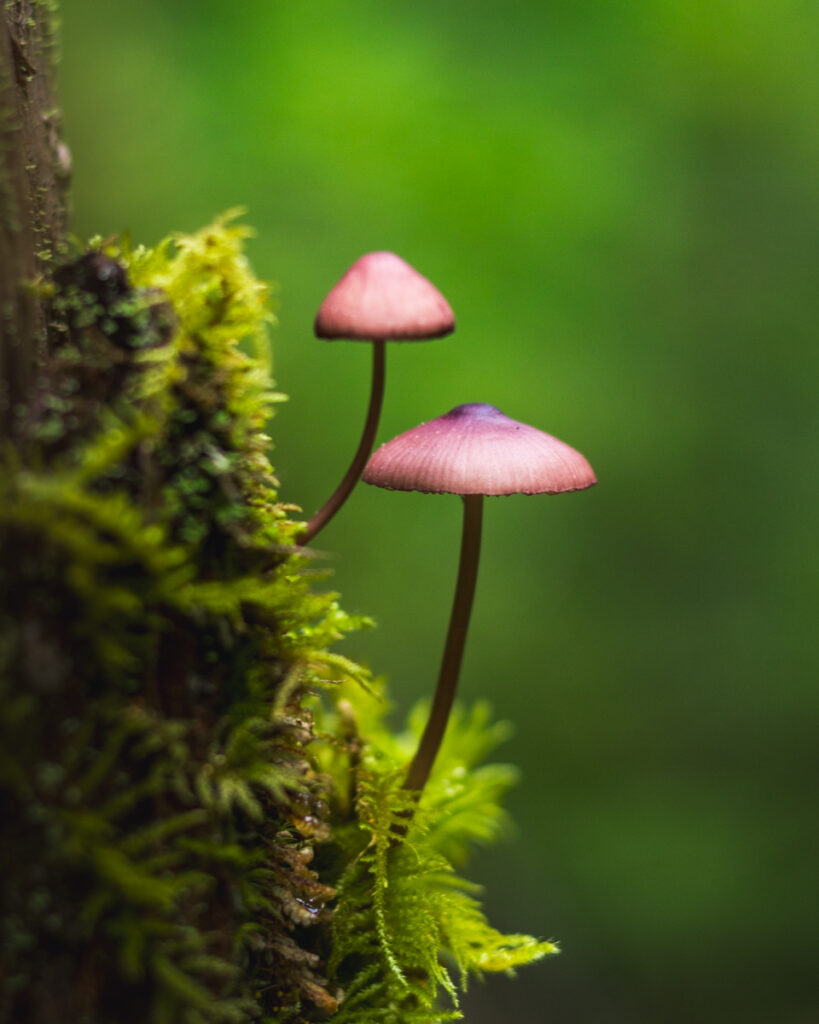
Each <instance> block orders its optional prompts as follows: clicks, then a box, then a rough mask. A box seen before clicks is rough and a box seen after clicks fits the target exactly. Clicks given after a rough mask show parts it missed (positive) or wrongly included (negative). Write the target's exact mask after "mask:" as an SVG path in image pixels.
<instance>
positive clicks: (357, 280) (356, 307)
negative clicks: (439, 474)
mask: <svg viewBox="0 0 819 1024" xmlns="http://www.w3.org/2000/svg"><path fill="white" fill-rule="evenodd" d="M454 330H455V317H454V316H453V313H452V310H451V309H450V307H449V303H448V302H447V301H446V299H445V298H444V297H443V295H441V293H440V292H439V291H438V289H437V288H436V287H435V286H434V285H432V284H431V283H430V282H429V281H428V280H427V279H426V278H425V277H423V276H422V275H421V274H419V273H418V271H417V270H415V269H413V268H412V267H411V266H410V265H409V263H406V262H405V261H404V260H402V259H401V257H400V256H396V255H395V254H394V253H391V252H370V253H367V255H366V256H362V257H361V258H360V259H358V260H356V262H355V263H354V264H353V265H352V266H351V267H350V269H349V270H348V271H347V272H346V274H344V276H343V277H342V278H341V280H340V281H339V282H338V284H336V285H335V287H333V288H332V289H331V290H330V292H329V293H328V294H327V296H326V298H325V299H324V301H323V302H322V304H321V306H320V308H319V311H318V314H317V315H316V324H315V331H316V335H317V336H318V337H319V338H326V339H328V340H334V339H337V338H346V339H349V340H352V341H369V342H372V346H373V370H372V387H371V390H370V404H369V408H368V410H367V418H366V420H365V421H364V430H363V432H362V434H361V440H360V441H359V444H358V448H357V450H356V453H355V455H354V456H353V461H352V462H351V463H350V467H349V469H348V470H347V472H346V473H345V474H344V477H343V478H342V480H341V483H340V484H339V485H338V487H337V488H336V489H335V491H334V492H333V493H332V495H331V496H330V497H329V498H328V499H327V501H326V502H325V503H324V505H322V507H321V508H320V509H319V510H318V512H316V514H315V515H314V516H313V517H312V518H311V519H310V520H309V521H308V523H307V525H306V527H305V529H304V532H303V533H302V534H301V536H300V537H299V543H300V544H307V543H309V542H310V541H311V540H312V539H313V537H315V536H316V534H317V533H318V532H319V530H321V529H323V528H324V527H325V526H326V525H327V523H328V522H329V521H330V520H331V519H332V518H333V516H334V515H335V514H336V512H338V510H339V509H340V508H341V506H342V505H343V504H344V502H345V501H346V500H347V498H348V497H349V495H350V493H351V492H352V490H353V488H354V487H355V485H356V483H357V482H358V479H359V477H360V476H361V471H362V470H363V469H364V466H365V464H366V462H367V459H368V457H369V454H370V452H371V451H372V447H373V441H374V440H375V435H376V431H377V429H378V420H379V418H380V416H381V405H382V403H383V399H384V378H385V350H384V343H385V342H387V341H424V340H427V339H429V338H440V337H443V336H444V335H445V334H450V333H451V332H452V331H454Z"/></svg>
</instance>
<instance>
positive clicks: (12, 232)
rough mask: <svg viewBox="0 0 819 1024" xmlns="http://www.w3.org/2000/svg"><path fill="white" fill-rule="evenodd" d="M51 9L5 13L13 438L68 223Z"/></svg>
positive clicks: (2, 240) (1, 310)
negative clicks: (47, 277)
mask: <svg viewBox="0 0 819 1024" xmlns="http://www.w3.org/2000/svg"><path fill="white" fill-rule="evenodd" d="M54 63H55V40H54V27H53V5H52V4H51V3H48V2H45V0H10V2H7V3H4V4H3V7H2V10H0V437H9V436H14V434H15V422H16V420H17V419H18V418H19V415H18V411H19V410H20V409H21V407H25V405H26V402H27V399H28V398H29V395H30V391H31V386H32V381H33V378H34V372H35V368H36V364H37V361H38V358H40V357H41V356H42V355H43V352H44V349H45V347H46V333H47V332H46V316H45V310H44V303H43V298H42V290H41V289H38V287H37V285H38V282H41V281H42V280H43V277H44V274H45V271H46V270H47V269H48V268H49V266H50V264H51V262H52V261H53V259H54V257H55V254H56V253H57V251H58V249H59V248H60V246H61V244H62V240H63V237H64V234H65V230H66V223H67V203H66V195H67V186H68V178H69V174H70V157H69V153H68V149H67V148H66V146H65V145H64V143H63V142H62V140H61V138H60V115H59V111H58V109H57V107H56V101H55V93H54Z"/></svg>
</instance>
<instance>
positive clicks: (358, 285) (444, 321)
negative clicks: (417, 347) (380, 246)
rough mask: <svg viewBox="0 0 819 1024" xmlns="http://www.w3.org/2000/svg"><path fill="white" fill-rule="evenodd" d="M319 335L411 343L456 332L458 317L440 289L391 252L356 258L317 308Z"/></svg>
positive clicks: (317, 331) (372, 253) (321, 336)
mask: <svg viewBox="0 0 819 1024" xmlns="http://www.w3.org/2000/svg"><path fill="white" fill-rule="evenodd" d="M315 329H316V334H317V335H318V337H319V338H352V339H353V340H359V341H387V340H389V339H393V340H396V341H413V340H422V339H424V338H440V337H442V336H443V335H444V334H450V333H451V332H452V331H454V330H455V317H454V316H453V313H452V310H451V309H450V307H449V303H448V302H447V301H446V299H445V298H444V297H443V295H441V293H440V292H439V291H438V289H437V288H436V287H435V286H434V285H432V284H430V282H429V281H427V279H426V278H425V277H423V276H422V275H421V274H419V273H418V271H417V270H414V269H413V268H412V267H411V266H410V265H409V263H406V262H405V261H404V260H402V259H401V257H400V256H396V255H395V253H392V252H369V253H367V255H366V256H362V257H361V259H358V260H356V261H355V263H354V264H353V265H352V266H351V267H350V269H349V270H348V271H347V273H346V274H345V275H344V276H343V277H342V278H341V280H340V281H339V282H338V284H337V285H336V286H335V287H334V288H333V289H331V291H330V292H329V293H328V295H327V297H326V298H325V299H324V302H322V304H321V306H320V307H319V311H318V314H317V315H316V324H315Z"/></svg>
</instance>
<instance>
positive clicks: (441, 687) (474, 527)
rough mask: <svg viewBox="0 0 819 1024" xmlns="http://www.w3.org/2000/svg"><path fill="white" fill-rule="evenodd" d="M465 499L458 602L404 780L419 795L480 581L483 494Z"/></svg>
mask: <svg viewBox="0 0 819 1024" xmlns="http://www.w3.org/2000/svg"><path fill="white" fill-rule="evenodd" d="M462 497H463V503H464V520H463V535H462V537H461V559H460V563H459V565H458V583H457V585H456V587H455V600H454V601H453V602H452V614H451V616H450V619H449V629H448V631H447V635H446V646H445V647H444V656H443V658H442V659H441V668H440V671H439V673H438V685H437V686H436V688H435V697H434V698H433V701H432V710H431V711H430V714H429V720H428V722H427V725H426V728H425V729H424V735H423V736H422V737H421V742H420V744H419V745H418V750H417V751H416V753H415V757H414V758H413V759H412V764H411V765H410V767H409V771H408V772H407V777H406V779H405V780H404V789H410V790H413V791H414V792H416V793H420V792H421V790H422V789H423V788H424V786H425V785H426V781H427V779H428V778H429V773H430V772H431V771H432V765H433V763H434V761H435V757H436V755H437V753H438V748H439V747H440V746H441V740H442V739H443V738H444V733H445V732H446V726H447V722H448V720H449V712H450V711H451V709H452V702H453V700H454V699H455V691H456V689H457V687H458V675H459V673H460V671H461V659H462V658H463V653H464V644H465V643H466V631H467V629H468V628H469V616H470V613H471V612H472V600H473V598H474V596H475V583H476V581H477V579H478V556H479V554H480V550H481V520H482V517H483V495H482V494H464V495H462Z"/></svg>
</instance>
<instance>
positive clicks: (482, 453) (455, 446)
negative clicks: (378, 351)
mask: <svg viewBox="0 0 819 1024" xmlns="http://www.w3.org/2000/svg"><path fill="white" fill-rule="evenodd" d="M364 482H365V483H368V484H375V486H376V487H385V488H387V489H389V490H397V491H424V492H426V493H431V494H458V495H460V496H461V498H462V500H463V506H464V512H463V535H462V539H461V555H460V563H459V566H458V583H457V586H456V588H455V600H454V602H453V605H452V614H451V617H450V620H449V629H448V631H447V637H446V645H445V647H444V655H443V658H442V661H441V668H440V671H439V674H438V683H437V686H436V688H435V697H434V699H433V703H432V710H431V711H430V716H429V720H428V721H427V725H426V728H425V730H424V734H423V736H422V737H421V742H420V744H419V746H418V750H417V751H416V754H415V757H414V758H413V760H412V763H411V764H410V767H409V771H408V772H407V777H406V779H405V781H404V787H405V788H406V789H409V790H412V791H414V792H416V793H420V792H421V791H422V790H423V788H424V785H425V784H426V781H427V779H428V778H429V773H430V771H431V769H432V765H433V762H434V761H435V756H436V754H437V753H438V748H439V747H440V745H441V740H442V739H443V736H444V732H445V730H446V725H447V720H448V718H449V712H450V710H451V708H452V702H453V700H454V698H455V690H456V687H457V685H458V674H459V672H460V668H461V659H462V657H463V651H464V644H465V642H466V632H467V628H468V626H469V616H470V612H471V610H472V600H473V597H474V595H475V582H476V580H477V576H478V555H479V552H480V543H481V520H482V515H483V498H484V495H500V494H561V493H563V492H564V491H579V490H583V489H584V488H586V487H591V486H592V484H595V483H597V480H596V479H595V476H594V472H593V470H592V468H591V466H590V465H589V464H588V462H587V461H586V459H585V458H584V457H583V456H582V455H581V454H580V452H577V451H575V450H574V448H570V447H569V445H567V444H564V443H563V442H562V441H559V440H558V439H557V438H556V437H551V436H550V435H549V434H544V433H543V432H542V431H541V430H537V429H535V428H534V427H529V426H526V425H525V424H523V423H517V422H516V421H515V420H512V419H509V417H508V416H504V414H503V413H502V412H500V410H498V409H496V408H495V407H494V406H492V405H485V404H483V403H481V402H472V403H469V404H467V405H459V406H457V407H456V408H454V409H452V410H450V412H448V413H446V415H444V416H440V417H439V418H438V419H435V420H430V422H429V423H422V424H421V425H420V426H419V427H415V428H414V429H413V430H408V431H406V433H403V434H399V436H398V437H396V438H393V440H392V441H388V442H387V443H386V444H384V445H382V446H381V447H380V448H379V449H378V451H376V452H375V453H374V454H373V456H372V458H371V459H370V461H369V464H368V465H367V468H366V470H365V471H364Z"/></svg>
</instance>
